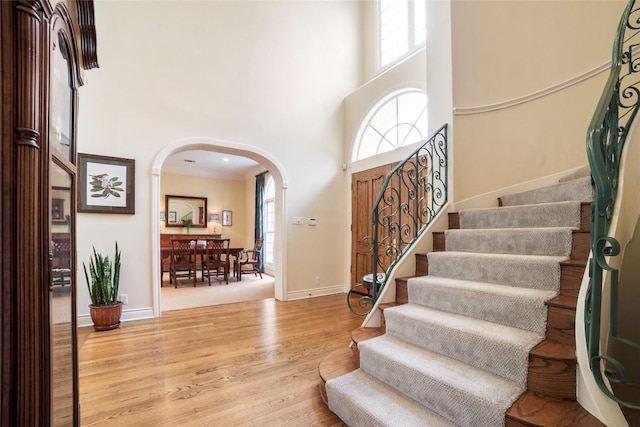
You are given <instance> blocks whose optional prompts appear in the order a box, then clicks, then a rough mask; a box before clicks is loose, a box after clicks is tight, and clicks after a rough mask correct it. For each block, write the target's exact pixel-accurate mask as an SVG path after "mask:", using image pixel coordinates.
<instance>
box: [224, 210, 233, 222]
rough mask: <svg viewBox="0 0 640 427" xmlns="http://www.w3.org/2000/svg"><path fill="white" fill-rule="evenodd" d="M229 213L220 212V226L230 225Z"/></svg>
mask: <svg viewBox="0 0 640 427" xmlns="http://www.w3.org/2000/svg"><path fill="white" fill-rule="evenodd" d="M231 215H232V214H231V211H222V225H231V222H232V221H231V220H232V217H231Z"/></svg>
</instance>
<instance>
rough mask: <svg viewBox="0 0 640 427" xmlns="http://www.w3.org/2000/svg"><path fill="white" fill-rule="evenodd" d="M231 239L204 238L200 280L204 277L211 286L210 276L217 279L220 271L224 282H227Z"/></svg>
mask: <svg viewBox="0 0 640 427" xmlns="http://www.w3.org/2000/svg"><path fill="white" fill-rule="evenodd" d="M230 241H231V239H205V252H204V254H203V255H202V280H203V281H204V278H205V277H206V278H207V280H208V281H209V286H211V276H213V277H214V278H215V279H216V280H218V276H219V275H220V274H221V272H222V276H223V279H224V281H225V283H226V284H227V285H228V284H229V242H230Z"/></svg>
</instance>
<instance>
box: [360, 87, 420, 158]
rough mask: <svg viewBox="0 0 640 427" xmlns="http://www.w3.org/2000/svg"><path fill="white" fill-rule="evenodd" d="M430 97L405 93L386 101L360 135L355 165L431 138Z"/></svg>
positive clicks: (371, 113) (412, 91)
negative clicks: (429, 131)
mask: <svg viewBox="0 0 640 427" xmlns="http://www.w3.org/2000/svg"><path fill="white" fill-rule="evenodd" d="M427 119H428V117H427V95H426V94H425V93H424V92H423V91H421V90H419V89H405V90H403V91H401V92H394V93H392V94H390V95H388V96H387V97H385V98H383V99H382V100H381V101H380V102H378V104H377V105H376V106H375V107H373V108H372V109H371V111H369V113H368V114H367V116H366V118H365V120H364V121H363V125H362V126H361V127H360V130H359V131H358V136H357V137H356V144H355V146H354V151H353V156H352V158H353V161H356V160H361V159H365V158H367V157H371V156H375V155H376V154H380V153H385V152H387V151H392V150H395V149H397V148H399V147H402V146H405V145H411V144H415V143H417V142H421V141H423V140H424V139H426V138H427V136H428V128H427Z"/></svg>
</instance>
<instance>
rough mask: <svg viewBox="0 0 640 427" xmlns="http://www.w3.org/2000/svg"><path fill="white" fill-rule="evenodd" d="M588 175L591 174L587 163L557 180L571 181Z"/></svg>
mask: <svg viewBox="0 0 640 427" xmlns="http://www.w3.org/2000/svg"><path fill="white" fill-rule="evenodd" d="M590 176H591V167H590V166H589V164H586V165H584V166H582V167H581V168H579V169H576V170H575V171H573V172H571V173H569V174H567V175H565V176H563V177H562V178H560V179H559V180H558V182H567V181H573V180H575V179H579V178H584V177H590Z"/></svg>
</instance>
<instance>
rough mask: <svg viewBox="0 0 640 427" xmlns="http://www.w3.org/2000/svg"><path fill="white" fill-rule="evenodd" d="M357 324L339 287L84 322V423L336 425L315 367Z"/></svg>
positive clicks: (81, 354)
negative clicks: (105, 324) (107, 325)
mask: <svg viewBox="0 0 640 427" xmlns="http://www.w3.org/2000/svg"><path fill="white" fill-rule="evenodd" d="M361 322H362V317H358V316H355V315H353V314H351V312H350V311H349V309H348V308H347V305H346V297H345V295H344V294H340V295H331V296H326V297H319V298H311V299H305V300H298V301H290V302H279V301H275V300H274V299H267V300H261V301H250V302H244V303H237V304H227V305H218V306H210V307H199V308H194V309H187V310H176V311H170V312H166V313H164V314H163V317H162V318H160V319H151V320H141V321H133V322H124V323H122V325H121V326H120V328H119V329H116V330H113V331H105V332H94V331H93V329H91V328H81V329H80V332H79V367H80V411H81V420H82V422H81V424H82V426H100V425H104V426H106V425H108V426H138V427H142V426H285V425H286V426H313V425H315V426H334V425H335V426H342V425H344V424H343V423H342V422H341V421H340V419H339V418H338V417H336V416H335V415H334V414H333V413H331V412H330V411H329V410H328V409H327V407H326V406H325V405H324V403H323V402H322V400H321V398H320V394H319V392H318V385H319V384H320V378H319V376H318V365H319V362H320V360H321V359H322V357H323V356H325V355H326V354H328V353H330V352H331V351H332V350H334V349H337V348H341V347H346V346H348V344H349V342H350V335H351V331H352V330H353V329H355V328H357V327H358V326H360V324H361Z"/></svg>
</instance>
